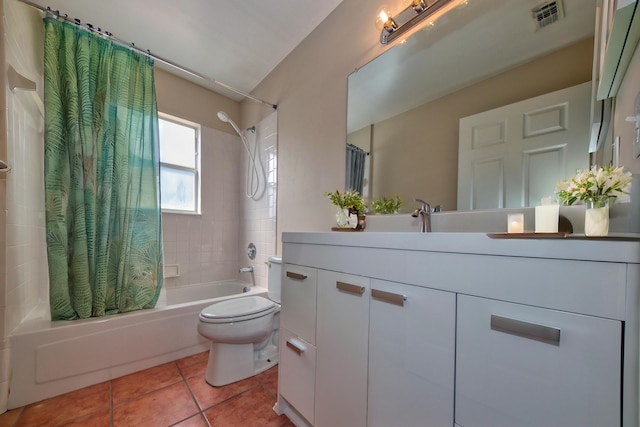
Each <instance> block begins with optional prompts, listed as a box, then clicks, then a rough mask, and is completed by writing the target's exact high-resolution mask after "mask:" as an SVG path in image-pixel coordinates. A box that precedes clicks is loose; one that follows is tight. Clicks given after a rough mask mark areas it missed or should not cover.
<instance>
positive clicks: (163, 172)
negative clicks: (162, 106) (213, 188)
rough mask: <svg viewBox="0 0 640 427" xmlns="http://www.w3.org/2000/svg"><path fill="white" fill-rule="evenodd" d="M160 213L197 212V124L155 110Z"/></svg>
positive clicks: (198, 149)
mask: <svg viewBox="0 0 640 427" xmlns="http://www.w3.org/2000/svg"><path fill="white" fill-rule="evenodd" d="M158 115H159V131H160V188H161V192H160V193H161V196H160V198H161V204H162V210H163V212H175V213H192V214H198V213H200V156H199V153H200V125H199V124H197V123H192V122H189V121H186V120H183V119H180V118H177V117H173V116H169V115H168V114H162V113H159V114H158Z"/></svg>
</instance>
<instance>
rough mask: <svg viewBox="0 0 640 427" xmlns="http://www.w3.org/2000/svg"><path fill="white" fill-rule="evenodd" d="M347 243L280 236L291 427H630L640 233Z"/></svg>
mask: <svg viewBox="0 0 640 427" xmlns="http://www.w3.org/2000/svg"><path fill="white" fill-rule="evenodd" d="M346 234H347V233H334V234H332V233H284V234H283V242H284V246H283V259H284V260H285V262H286V263H287V264H286V268H285V274H286V272H287V271H288V270H291V271H294V272H300V271H306V272H307V273H305V275H306V276H307V278H313V280H314V282H313V283H314V285H315V288H313V289H311V290H309V289H306V290H305V292H302V289H301V288H300V287H298V286H297V285H299V283H298V282H297V281H296V280H290V279H291V278H286V277H285V278H284V282H283V290H282V303H283V304H282V313H281V319H282V322H283V323H282V325H283V326H282V327H281V328H282V329H283V338H282V340H283V341H281V344H282V345H281V358H280V370H279V372H280V384H279V392H278V402H277V403H276V407H275V410H276V412H278V413H285V414H286V415H287V416H288V417H289V418H290V419H291V420H292V421H293V422H294V424H295V425H296V426H299V427H308V426H316V427H325V426H329V427H334V426H343V425H344V426H350V427H351V426H355V427H357V426H360V427H362V426H369V427H387V426H396V425H398V426H400V425H401V426H403V427H405V426H407V427H412V426H421V427H423V426H426V427H446V426H456V427H496V426H507V425H508V426H510V427H511V426H513V427H524V426H527V427H530V426H545V427H547V426H549V427H555V426H558V427H560V426H562V427H574V426H575V427H585V426H586V427H589V426H592V427H595V426H598V427H602V426H607V427H614V426H617V427H637V426H638V425H639V419H640V417H639V407H638V402H639V401H640V396H639V394H640V393H639V390H640V363H639V361H640V354H639V353H640V351H639V349H640V315H639V313H640V236H639V238H638V239H637V240H634V239H629V238H627V239H626V240H612V241H607V240H604V239H579V238H576V239H571V238H567V239H553V240H552V239H547V240H545V239H529V240H527V239H492V238H490V237H488V236H486V235H483V234H479V233H432V234H431V235H424V234H420V233H369V232H365V233H349V235H346ZM290 292H291V294H292V295H289V293H290ZM294 295H295V296H294ZM298 298H302V299H304V300H303V301H301V300H298ZM296 301H297V302H296ZM295 304H298V305H297V306H296V305H295ZM290 310H291V312H289V311H290ZM316 313H317V317H316ZM292 322H293V323H292ZM312 326H313V331H312V330H311V329H312V328H311V327H312ZM291 339H298V340H304V343H303V345H304V346H306V348H305V351H304V352H302V354H306V355H307V357H308V358H309V359H308V360H304V359H303V358H301V357H298V355H296V357H295V358H293V354H288V353H287V352H288V351H289V348H288V347H287V341H289V340H291ZM305 343H306V344H305ZM294 386H295V387H298V388H295V387H294ZM301 414H302V415H301Z"/></svg>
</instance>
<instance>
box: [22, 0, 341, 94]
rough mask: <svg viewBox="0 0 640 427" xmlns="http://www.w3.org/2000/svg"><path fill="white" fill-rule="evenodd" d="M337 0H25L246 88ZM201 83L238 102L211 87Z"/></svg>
mask: <svg viewBox="0 0 640 427" xmlns="http://www.w3.org/2000/svg"><path fill="white" fill-rule="evenodd" d="M341 1H342V0H322V1H316V0H296V1H295V2H292V1H291V0H269V1H264V0H243V1H238V0H235V1H232V0H185V1H176V0H153V1H151V0H146V1H145V0H108V1H87V0H29V2H31V3H33V4H35V5H38V6H40V7H44V8H46V7H50V8H51V9H52V10H59V11H60V14H67V15H68V16H69V18H77V19H80V21H81V22H82V23H90V24H92V25H93V26H94V27H99V28H101V29H102V30H104V31H109V32H110V33H112V34H113V35H114V37H116V38H118V39H120V40H122V41H124V42H127V43H134V44H135V46H136V47H138V48H141V49H143V50H147V49H148V50H150V51H151V54H152V55H155V56H158V57H160V58H162V59H165V60H167V61H170V62H172V63H174V64H178V65H180V66H181V67H183V68H187V69H189V70H191V71H194V72H196V73H198V74H201V75H204V76H206V77H209V78H211V79H215V80H217V81H220V82H222V83H224V84H227V85H230V86H232V87H234V88H237V89H240V90H242V91H244V92H247V93H250V92H251V91H252V90H253V89H254V88H255V87H256V86H257V85H258V84H259V83H260V82H261V81H262V80H263V79H264V78H265V77H266V76H267V75H268V74H269V73H270V72H271V71H272V70H273V69H274V68H275V67H276V65H278V64H279V63H280V62H281V61H282V60H283V59H284V58H285V57H286V56H287V55H288V54H289V53H290V52H291V51H292V50H293V49H294V48H295V47H296V46H297V45H298V44H300V42H301V41H302V40H304V38H305V37H306V36H307V35H309V33H311V31H313V29H314V28H315V27H317V26H318V24H320V22H322V21H323V20H324V18H325V17H326V16H327V15H329V14H330V13H331V11H333V9H335V7H336V6H337V5H338V4H340V2H341ZM156 64H157V66H159V67H160V68H164V69H166V70H168V71H174V72H175V70H171V68H167V67H166V66H163V64H161V63H160V61H157V62H156ZM192 80H193V79H192ZM194 81H196V82H198V83H200V84H202V83H203V82H202V80H200V79H196V80H194ZM205 86H207V87H210V88H211V89H212V90H215V91H216V92H219V93H222V94H223V95H226V96H229V97H231V98H232V99H236V100H238V101H239V100H241V99H242V97H241V96H238V95H237V94H235V93H233V92H230V91H228V90H226V89H223V88H221V87H220V86H218V85H212V84H205Z"/></svg>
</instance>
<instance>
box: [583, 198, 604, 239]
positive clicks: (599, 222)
mask: <svg viewBox="0 0 640 427" xmlns="http://www.w3.org/2000/svg"><path fill="white" fill-rule="evenodd" d="M585 206H586V209H585V212H584V234H585V236H588V237H598V236H606V235H608V234H609V198H608V197H602V198H600V199H594V200H587V201H586V202H585Z"/></svg>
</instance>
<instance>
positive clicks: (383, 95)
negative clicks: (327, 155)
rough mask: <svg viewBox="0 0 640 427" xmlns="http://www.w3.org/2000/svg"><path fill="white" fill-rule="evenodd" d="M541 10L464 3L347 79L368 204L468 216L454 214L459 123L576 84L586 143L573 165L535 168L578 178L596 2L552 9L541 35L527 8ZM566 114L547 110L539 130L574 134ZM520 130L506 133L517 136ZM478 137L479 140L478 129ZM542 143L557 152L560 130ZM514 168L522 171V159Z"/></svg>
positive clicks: (518, 4) (551, 160) (494, 2)
mask: <svg viewBox="0 0 640 427" xmlns="http://www.w3.org/2000/svg"><path fill="white" fill-rule="evenodd" d="M545 3H549V2H548V1H545V0H518V1H514V0H470V1H469V2H468V4H466V6H465V7H464V8H456V9H453V10H451V11H450V12H448V13H447V14H446V15H444V16H443V17H441V18H439V19H438V21H437V22H435V23H434V24H433V25H426V26H425V28H423V29H421V30H420V31H417V32H415V33H414V34H412V35H411V36H410V37H409V38H408V39H406V40H405V41H404V42H402V43H399V44H397V45H395V46H394V47H392V48H390V49H389V50H387V51H386V52H385V53H383V54H382V55H381V56H379V57H378V58H376V59H374V60H373V61H371V62H370V63H368V64H366V65H364V66H363V67H361V68H359V69H358V70H356V71H355V72H354V73H352V74H351V75H350V76H349V78H348V108H347V111H348V112H347V114H348V116H347V143H348V146H351V147H359V149H361V150H362V151H364V152H366V153H368V156H367V161H366V163H367V168H366V169H365V177H364V188H363V191H362V193H363V195H364V196H365V198H366V199H367V200H369V201H371V200H374V199H377V198H380V197H383V196H384V197H393V196H396V195H399V196H400V197H401V199H402V200H403V201H404V202H405V205H406V206H405V211H410V210H413V208H414V206H413V204H414V203H413V200H414V198H422V199H424V200H427V201H428V202H430V203H431V204H432V205H438V204H440V205H442V207H443V210H447V211H450V210H458V209H460V210H467V209H469V207H468V206H458V205H459V203H458V176H459V173H458V172H459V171H458V164H459V158H458V154H459V148H458V147H459V143H460V141H459V139H460V133H461V131H460V129H461V122H460V121H461V119H462V118H465V117H469V116H474V115H476V114H479V113H483V112H487V111H491V110H494V109H498V108H500V107H503V106H506V105H511V104H514V103H519V102H521V101H525V100H530V99H535V98H536V97H539V96H542V95H545V94H549V93H553V92H556V91H561V90H564V89H567V88H572V87H578V86H582V87H586V89H585V90H586V93H587V94H586V96H583V97H582V98H579V99H582V101H577V100H575V101H571V102H572V103H573V104H577V103H579V102H582V103H583V104H584V105H583V106H582V108H578V109H576V110H575V111H581V112H580V113H577V112H576V113H575V114H581V115H585V114H586V118H585V120H586V121H587V125H586V127H585V129H584V131H581V132H582V133H581V134H579V135H578V136H577V139H578V140H579V142H578V143H579V144H582V146H581V147H579V149H578V150H573V151H576V152H577V153H578V154H576V155H575V156H576V157H577V159H570V158H569V156H574V154H570V153H569V152H568V151H567V152H564V153H563V154H562V155H560V156H558V155H555V154H554V155H551V156H550V157H545V156H540V157H539V158H538V159H537V160H535V161H536V162H538V163H540V164H545V167H546V168H547V169H546V170H547V172H545V173H544V174H543V175H548V174H549V173H548V171H549V170H550V168H551V169H553V170H555V171H556V173H557V176H560V177H562V178H564V177H567V176H569V175H571V174H572V173H573V172H575V166H576V165H578V166H580V167H587V166H588V164H589V139H590V129H589V123H590V121H591V119H590V117H589V115H590V111H591V100H592V99H593V95H592V91H591V84H590V83H589V82H590V81H591V78H592V68H593V60H594V54H593V52H594V30H595V27H596V7H597V0H562V1H560V0H558V2H557V3H556V2H552V3H556V5H557V7H559V8H560V13H561V15H559V16H557V19H552V20H550V21H555V22H552V23H550V24H549V25H545V26H542V27H541V28H540V27H539V26H538V25H537V23H536V21H535V20H534V19H533V16H532V10H534V9H536V8H537V7H539V6H541V5H544V4H545ZM540 111H542V110H540ZM545 111H546V110H545ZM563 111H564V110H562V109H560V110H557V111H556V110H553V111H551V112H550V113H549V114H547V115H544V114H543V115H542V116H541V118H539V120H540V121H541V122H543V125H544V122H545V121H549V120H551V121H554V120H558V119H561V120H564V121H565V122H564V123H565V124H566V125H567V126H568V127H571V126H573V123H574V122H575V120H574V118H573V116H567V117H561V116H562V115H563V114H568V113H566V111H564V112H563ZM571 114H574V113H571ZM522 126H523V125H522V124H518V125H516V124H514V123H510V124H509V125H508V126H506V127H509V129H511V130H513V129H516V128H519V129H518V131H519V132H520V133H522V129H521V127H522ZM506 127H503V128H502V130H500V127H498V128H497V129H498V130H493V129H491V127H487V128H485V129H486V132H485V135H484V137H487V136H488V137H489V139H491V138H493V137H494V136H496V135H498V136H500V135H499V134H500V132H506V130H505V129H506ZM478 134H479V135H480V136H481V138H480V139H482V137H483V135H482V131H480V132H478ZM525 137H526V135H525ZM548 137H549V138H551V139H553V140H554V141H555V143H556V145H562V144H564V143H565V139H566V138H565V136H564V133H563V131H557V132H551V133H550V134H549V136H548ZM348 156H349V154H348ZM517 162H518V163H519V164H523V163H525V161H524V160H523V158H522V156H520V157H518V160H517ZM467 165H468V164H467ZM467 165H463V166H462V167H465V168H466V167H468V166H467ZM528 166H530V164H528ZM510 168H511V167H510ZM478 170H479V171H480V172H478V173H480V174H482V170H481V168H480V169H478ZM504 172H505V173H504V176H505V180H508V179H509V176H510V175H516V176H517V175H520V176H521V175H523V174H525V172H523V171H514V170H512V168H511V169H510V171H509V173H507V172H506V171H504ZM501 173H502V172H501ZM347 175H349V173H347ZM348 179H349V178H348ZM554 179H555V178H554ZM500 185H507V186H508V185H510V183H509V182H508V181H506V182H504V183H501V184H500ZM517 185H518V186H520V187H522V184H521V183H519V184H517ZM346 186H347V187H350V186H351V185H350V184H349V183H347V185H346ZM553 189H554V188H553V184H549V183H547V184H545V188H543V189H540V190H539V192H545V191H546V192H547V194H546V195H551V194H553ZM476 190H477V188H476ZM538 196H539V194H537V193H536V194H531V195H530V199H531V200H535V198H537V197H538ZM528 205H531V204H530V201H529V199H527V200H522V199H519V200H516V201H515V202H510V201H508V200H506V199H505V200H503V201H501V202H499V203H497V204H496V205H495V206H492V205H491V204H488V205H486V206H485V205H482V204H478V205H476V206H472V207H471V209H474V208H476V209H478V208H498V207H519V206H528Z"/></svg>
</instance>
